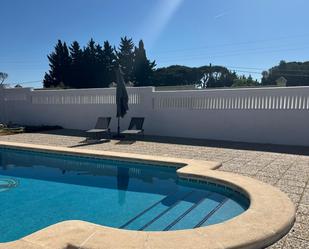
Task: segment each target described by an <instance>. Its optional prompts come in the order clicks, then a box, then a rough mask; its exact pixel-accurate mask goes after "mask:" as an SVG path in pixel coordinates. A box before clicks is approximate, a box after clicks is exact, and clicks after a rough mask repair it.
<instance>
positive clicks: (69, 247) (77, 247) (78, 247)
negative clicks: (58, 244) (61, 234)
mask: <svg viewBox="0 0 309 249" xmlns="http://www.w3.org/2000/svg"><path fill="white" fill-rule="evenodd" d="M63 249H88V248H85V247H80V246H75V245H72V244H68V245H67V246H66V247H63Z"/></svg>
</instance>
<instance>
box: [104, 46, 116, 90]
mask: <svg viewBox="0 0 309 249" xmlns="http://www.w3.org/2000/svg"><path fill="white" fill-rule="evenodd" d="M116 59H117V57H116V55H115V50H114V49H113V47H112V46H111V45H110V44H109V42H108V41H105V42H104V48H103V61H104V81H103V85H104V87H108V86H109V85H110V84H111V83H112V82H113V81H115V73H114V68H115V64H116Z"/></svg>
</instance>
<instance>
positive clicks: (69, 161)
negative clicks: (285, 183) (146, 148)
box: [0, 147, 249, 242]
mask: <svg viewBox="0 0 309 249" xmlns="http://www.w3.org/2000/svg"><path fill="white" fill-rule="evenodd" d="M0 203H1V210H2V211H1V213H0V219H1V222H0V242H7V241H12V240H17V239H20V238H21V237H24V236H26V235H28V234H31V233H33V232H35V231H38V230H40V229H42V228H45V227H47V226H49V225H52V224H55V223H58V222H61V221H65V220H83V221H88V222H92V223H96V224H99V225H104V226H110V227H115V228H121V229H127V230H138V231H168V230H180V229H190V228H196V227H202V226H209V225H212V224H216V223H220V222H223V221H226V220H228V219H231V218H233V217H235V216H237V215H239V214H241V213H242V212H244V211H245V210H246V209H247V208H248V206H249V201H248V199H247V198H246V197H245V196H243V195H242V194H241V193H239V192H235V191H234V190H233V189H231V188H226V187H223V186H222V185H216V184H214V183H211V182H205V183H204V184H201V183H198V182H194V181H193V182H192V181H190V182H189V181H187V180H182V179H180V178H178V177H177V174H176V168H175V167H166V166H158V165H151V164H144V163H132V162H125V161H116V160H107V159H101V158H90V157H85V156H72V155H61V154H55V153H46V152H34V151H27V150H18V149H11V148H1V147H0Z"/></svg>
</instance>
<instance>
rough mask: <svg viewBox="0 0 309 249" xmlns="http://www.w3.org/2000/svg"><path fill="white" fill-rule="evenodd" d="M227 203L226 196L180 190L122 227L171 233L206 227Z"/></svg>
mask: <svg viewBox="0 0 309 249" xmlns="http://www.w3.org/2000/svg"><path fill="white" fill-rule="evenodd" d="M227 201H228V198H226V197H225V196H222V195H220V194H217V193H213V192H208V191H182V192H180V191H178V192H175V193H173V194H171V195H169V196H167V197H165V198H163V199H161V200H160V201H158V202H156V203H154V204H152V205H151V206H150V207H148V208H146V209H145V210H144V211H142V212H141V213H139V214H138V215H136V216H135V217H133V218H132V219H131V220H129V221H128V222H126V223H125V224H124V225H122V226H121V227H120V228H125V229H130V230H140V231H168V230H178V229H187V228H194V227H199V226H203V225H205V223H206V222H208V220H209V218H210V217H212V216H213V214H214V213H216V212H217V211H218V210H219V209H220V208H221V207H223V206H224V205H225V203H226V202H227ZM211 222H212V221H211Z"/></svg>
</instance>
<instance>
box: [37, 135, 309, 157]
mask: <svg viewBox="0 0 309 249" xmlns="http://www.w3.org/2000/svg"><path fill="white" fill-rule="evenodd" d="M42 133H43V134H49V135H58V136H59V135H60V136H74V137H87V135H86V132H85V131H81V130H67V129H60V130H52V131H46V132H42ZM136 141H143V142H155V143H167V144H178V145H188V146H205V147H214V148H226V149H237V150H252V151H263V152H277V153H287V154H296V155H309V147H305V146H285V145H273V144H255V143H244V142H230V141H218V140H206V139H191V138H175V137H163V136H162V137H161V136H134V139H132V140H131V139H124V140H120V141H119V142H117V143H116V144H121V145H122V144H126V145H130V144H133V143H134V142H136ZM100 143H101V142H100ZM92 144H93V143H92ZM87 145H91V144H86V143H81V144H78V145H74V146H72V147H82V146H87Z"/></svg>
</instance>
